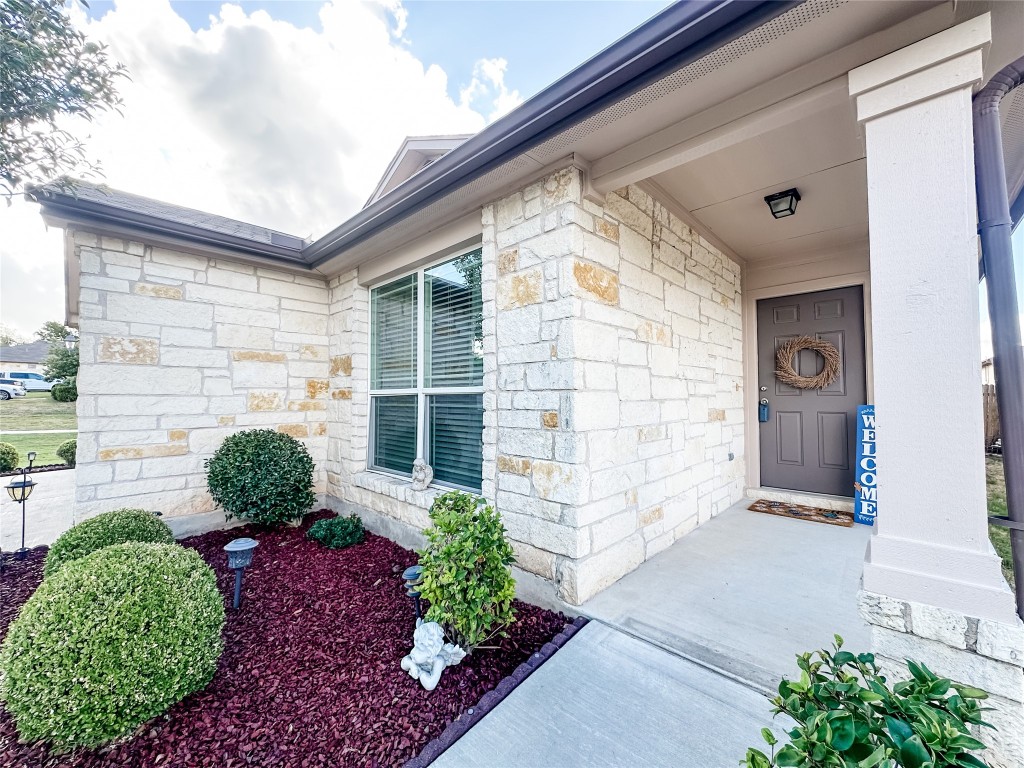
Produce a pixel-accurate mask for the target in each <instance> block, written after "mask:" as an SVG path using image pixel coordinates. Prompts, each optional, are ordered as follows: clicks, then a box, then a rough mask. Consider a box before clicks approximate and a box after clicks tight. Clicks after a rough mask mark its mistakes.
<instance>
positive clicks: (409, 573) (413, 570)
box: [402, 565, 423, 627]
mask: <svg viewBox="0 0 1024 768" xmlns="http://www.w3.org/2000/svg"><path fill="white" fill-rule="evenodd" d="M402 578H403V579H405V594H407V595H408V596H409V597H411V598H412V602H413V606H414V607H415V610H416V626H417V627H418V626H419V625H420V619H421V617H420V593H419V590H418V589H416V587H418V586H419V585H420V584H422V583H423V567H422V566H419V565H412V566H409V567H408V568H406V569H405V571H404V572H403V573H402Z"/></svg>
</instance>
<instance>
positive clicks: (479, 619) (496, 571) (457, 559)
mask: <svg viewBox="0 0 1024 768" xmlns="http://www.w3.org/2000/svg"><path fill="white" fill-rule="evenodd" d="M430 519H431V521H432V522H433V525H432V526H431V527H430V528H428V529H427V530H426V531H425V532H424V533H425V534H426V537H427V547H426V549H424V550H423V551H422V552H420V565H421V566H423V584H422V586H421V587H420V592H421V594H422V595H423V597H424V599H425V600H426V601H427V602H428V603H430V608H429V610H428V611H427V616H426V617H427V621H436V622H437V623H439V624H440V625H441V626H442V627H443V628H444V630H445V633H446V634H447V635H448V637H449V638H450V639H451V640H452V641H453V642H455V643H457V644H459V645H461V646H462V648H463V649H464V650H465V651H467V652H469V651H471V650H473V648H475V647H476V646H478V645H481V644H482V643H484V642H485V641H486V640H487V639H488V638H490V637H492V636H493V635H495V634H496V633H498V632H501V631H502V630H504V628H505V627H507V626H508V625H509V624H511V623H512V621H513V620H514V618H515V615H514V611H513V609H512V599H513V598H514V597H515V593H516V582H515V579H513V578H512V570H511V568H510V566H511V565H512V562H513V561H514V559H515V558H514V556H513V554H512V546H511V545H510V544H509V543H508V541H507V540H506V539H505V527H504V526H503V525H502V524H501V517H500V516H499V515H498V513H497V512H495V511H494V508H493V507H490V506H488V505H487V504H486V503H485V502H484V500H483V499H481V498H478V497H476V496H472V495H470V494H468V493H461V492H459V491H452V492H451V493H446V494H444V495H443V496H438V497H437V498H436V499H435V500H434V504H433V506H432V507H431V508H430Z"/></svg>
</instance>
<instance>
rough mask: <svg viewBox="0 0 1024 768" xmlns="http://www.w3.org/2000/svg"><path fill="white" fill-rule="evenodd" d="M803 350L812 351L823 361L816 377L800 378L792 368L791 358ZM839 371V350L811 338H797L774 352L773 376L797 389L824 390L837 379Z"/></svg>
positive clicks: (827, 343) (832, 345)
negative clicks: (823, 363)
mask: <svg viewBox="0 0 1024 768" xmlns="http://www.w3.org/2000/svg"><path fill="white" fill-rule="evenodd" d="M804 349H811V350H814V351H815V352H817V353H818V354H819V355H821V358H822V360H824V361H825V365H824V366H823V367H822V369H821V373H819V374H818V375H817V376H801V375H800V374H799V373H797V372H796V370H795V369H794V368H793V358H794V357H796V355H797V354H798V353H799V352H800V351H801V350H804ZM839 371H840V365H839V350H837V349H836V347H835V345H834V344H831V343H829V342H827V341H822V340H821V339H815V338H814V337H812V336H797V337H796V338H793V339H790V340H789V341H787V342H785V343H783V344H782V345H781V346H780V347H779V348H778V349H777V350H776V351H775V376H776V377H777V378H778V379H779V381H781V382H782V383H784V384H789V385H790V386H791V387H796V388H797V389H824V388H825V387H827V386H828V385H830V384H831V383H832V382H834V381H835V380H836V379H838V378H839Z"/></svg>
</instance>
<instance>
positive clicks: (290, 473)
mask: <svg viewBox="0 0 1024 768" xmlns="http://www.w3.org/2000/svg"><path fill="white" fill-rule="evenodd" d="M206 470H207V477H206V482H207V484H208V485H209V488H210V495H211V496H213V500H214V501H216V502H217V503H218V504H220V505H221V506H222V507H223V508H224V509H225V511H226V512H227V513H228V516H229V517H242V518H245V519H247V520H252V521H253V522H254V523H262V524H264V525H268V524H273V523H288V522H292V521H294V520H298V519H299V518H300V517H302V516H303V515H304V514H305V513H306V512H307V511H308V510H309V508H310V507H312V506H313V503H314V502H315V501H316V496H315V495H314V494H313V459H312V458H311V457H310V455H309V451H307V450H306V446H304V445H303V444H302V443H300V442H299V441H298V440H296V439H295V438H294V437H291V436H290V435H285V434H282V433H281V432H275V431H274V430H272V429H252V430H248V431H246V432H236V433H235V434H233V435H230V436H229V437H227V438H226V439H225V440H224V442H223V443H221V445H220V448H218V449H217V451H216V453H214V454H213V456H212V458H209V459H207V460H206Z"/></svg>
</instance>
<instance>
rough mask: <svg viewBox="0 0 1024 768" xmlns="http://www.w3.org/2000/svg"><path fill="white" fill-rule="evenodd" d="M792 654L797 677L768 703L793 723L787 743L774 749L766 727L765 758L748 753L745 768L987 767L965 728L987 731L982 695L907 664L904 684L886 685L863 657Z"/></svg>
mask: <svg viewBox="0 0 1024 768" xmlns="http://www.w3.org/2000/svg"><path fill="white" fill-rule="evenodd" d="M842 646H843V639H842V638H841V637H839V636H838V635H836V642H835V645H834V646H833V651H832V652H830V651H827V650H820V651H816V652H814V653H804V654H801V655H800V656H798V657H797V665H798V666H799V667H800V673H801V674H800V679H799V680H795V681H794V680H783V681H782V682H781V683H780V684H779V695H778V696H776V697H775V698H774V699H772V704H774V705H775V709H774V712H775V714H780V713H782V714H786V715H789V717H791V718H793V720H795V721H796V727H795V728H793V729H792V730H790V731H789V743H788V744H785V745H784V746H783V747H782V748H781V749H779V750H778V751H776V750H775V747H776V746H777V744H778V741H777V739H776V738H775V736H774V735H773V734H772V732H771V731H770V730H768V729H767V728H764V729H762V731H761V736H762V737H763V738H764V740H765V741H766V742H767V743H768V745H769V747H770V748H771V754H770V755H766V754H765V753H764V752H762V751H760V750H758V749H753V748H751V749H748V750H747V754H746V757H745V758H744V759H743V760H741V761H740V765H741V766H744V768H772V767H773V766H796V767H797V768H819V767H820V768H824V767H825V766H836V768H876V767H877V768H897V767H901V768H954V767H956V766H961V767H962V768H988V765H987V763H984V762H982V761H981V760H980V759H978V758H977V757H975V756H974V755H972V754H971V753H972V752H975V751H978V750H981V749H985V744H984V743H982V742H981V741H979V740H978V739H976V738H975V737H974V736H972V735H971V732H970V728H969V726H972V725H983V726H987V727H990V728H991V727H992V726H990V725H989V724H988V723H986V722H984V721H983V720H982V712H983V711H985V710H984V708H983V707H982V706H981V705H980V704H979V703H978V702H979V700H982V699H985V698H987V697H988V694H987V693H985V692H984V691H982V690H979V689H977V688H970V687H968V686H965V685H957V684H956V683H953V682H951V681H950V680H948V679H946V678H944V677H939V676H937V675H935V674H934V673H933V672H931V670H929V669H928V667H926V666H925V665H924V664H917V663H915V662H913V661H908V662H907V666H908V668H909V669H910V674H911V679H910V680H906V681H903V682H900V683H896V685H894V686H892V687H891V688H890V687H889V685H888V683H887V682H886V679H885V677H883V676H882V675H881V674H879V671H878V666H877V665H876V664H875V658H874V656H873V655H872V654H870V653H862V654H859V655H856V656H855V655H854V654H852V653H850V652H848V651H844V650H842Z"/></svg>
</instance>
